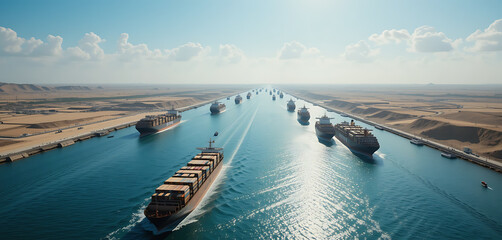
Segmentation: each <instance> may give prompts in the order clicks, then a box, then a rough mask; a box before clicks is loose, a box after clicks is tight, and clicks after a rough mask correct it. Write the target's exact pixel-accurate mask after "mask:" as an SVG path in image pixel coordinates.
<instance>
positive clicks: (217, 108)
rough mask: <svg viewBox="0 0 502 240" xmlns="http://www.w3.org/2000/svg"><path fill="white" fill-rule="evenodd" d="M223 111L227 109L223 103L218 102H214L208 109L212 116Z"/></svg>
mask: <svg viewBox="0 0 502 240" xmlns="http://www.w3.org/2000/svg"><path fill="white" fill-rule="evenodd" d="M225 109H227V106H226V105H225V104H224V103H220V102H214V103H213V104H211V107H210V108H209V110H210V111H211V113H213V114H217V113H221V112H223V111H225Z"/></svg>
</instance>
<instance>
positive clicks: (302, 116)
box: [298, 114, 310, 122]
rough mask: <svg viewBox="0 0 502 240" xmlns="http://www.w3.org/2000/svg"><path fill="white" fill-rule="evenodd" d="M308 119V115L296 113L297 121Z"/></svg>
mask: <svg viewBox="0 0 502 240" xmlns="http://www.w3.org/2000/svg"><path fill="white" fill-rule="evenodd" d="M309 120H310V115H301V114H298V121H300V122H309Z"/></svg>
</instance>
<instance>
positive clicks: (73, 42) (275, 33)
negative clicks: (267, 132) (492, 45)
mask: <svg viewBox="0 0 502 240" xmlns="http://www.w3.org/2000/svg"><path fill="white" fill-rule="evenodd" d="M501 18H502V1H488V0H486V1H474V0H473V1H459V0H455V1H453V0H448V1H444V0H443V1H431V0H428V1H397V0H385V1H373V0H367V1H327V0H310V1H309V0H298V1H270V0H269V1H260V0H254V1H230V0H228V1H130V0H127V1H124V0H120V1H118V0H117V1H95V0H91V1H67V0H66V1H37V0H34V1H24V0H16V1H7V0H2V1H1V2H0V27H4V28H9V29H12V30H13V31H15V32H16V33H17V36H18V37H20V38H24V39H30V38H32V37H34V38H36V39H40V40H42V41H45V39H46V38H47V36H48V35H49V34H50V35H54V36H60V37H61V38H62V39H64V40H63V41H62V49H63V50H65V49H66V48H69V47H73V46H77V45H78V44H79V41H80V40H81V39H82V38H83V36H84V34H86V33H91V32H92V33H94V34H96V35H97V36H99V37H100V38H101V39H104V40H105V41H102V42H100V43H99V46H100V47H101V48H102V49H103V50H104V53H105V54H113V53H116V52H117V51H118V50H117V49H118V47H117V43H118V41H119V38H120V36H121V34H122V33H127V34H128V36H129V38H128V41H129V42H130V43H132V44H140V43H144V44H146V45H147V46H148V49H151V50H153V49H161V50H162V49H173V48H176V47H178V46H182V45H184V44H186V43H198V44H201V46H203V47H204V48H206V47H207V48H208V49H211V50H210V51H209V50H208V51H207V52H210V53H209V54H208V55H218V51H217V49H218V48H220V45H222V44H231V45H233V46H236V47H237V48H238V49H239V50H240V51H242V52H243V53H244V54H245V57H246V58H247V59H248V60H250V59H258V58H274V57H276V56H277V55H278V54H279V55H280V53H278V52H280V51H281V48H284V46H285V43H288V42H292V41H295V42H298V43H300V44H301V46H305V47H306V48H315V50H316V51H317V50H318V51H319V55H322V56H323V57H327V58H340V56H342V55H343V54H344V51H345V52H346V51H347V48H348V47H349V46H351V44H357V43H358V42H359V41H361V40H363V41H365V42H368V37H369V36H371V35H372V34H380V33H382V32H383V31H385V30H391V29H396V30H401V29H404V30H407V31H408V32H409V33H410V34H412V33H413V32H414V31H415V30H416V29H417V28H419V27H421V26H431V27H433V28H434V31H436V32H441V33H444V34H445V36H446V37H447V38H448V39H450V40H451V42H452V44H453V41H454V40H457V39H461V40H462V39H463V40H464V41H463V42H464V43H465V42H466V41H465V39H467V37H468V36H470V35H471V34H472V33H474V32H475V31H476V30H478V29H479V30H481V31H482V30H484V29H486V28H488V26H489V25H490V24H492V23H494V21H496V20H498V19H501ZM459 42H460V41H459ZM457 45H458V46H460V45H459V43H458V44H456V45H455V46H457ZM471 45H472V43H471ZM356 47H361V46H360V45H357V46H356ZM369 47H370V48H374V50H375V51H373V50H371V51H373V52H371V51H370V54H369V55H370V56H373V55H374V56H377V55H378V56H379V57H378V58H375V59H377V60H378V59H379V58H396V57H404V58H406V59H417V58H423V57H424V55H412V54H409V53H407V52H406V51H405V49H406V48H404V47H402V48H401V50H402V51H401V50H399V49H397V50H396V49H392V47H388V45H387V46H376V45H375V46H372V45H369ZM462 47H463V48H467V47H469V46H468V45H467V44H466V45H465V46H462ZM458 48H459V49H460V47H458ZM408 49H409V48H408ZM455 49H456V47H455ZM400 51H401V52H402V54H401V53H400ZM408 52H409V51H408ZM363 54H365V53H363ZM495 54H496V55H497V56H495V59H496V60H500V56H499V55H500V53H499V52H497V53H495ZM471 55H472V54H471ZM492 55H493V54H492ZM345 56H347V54H346V53H345ZM10 57H12V56H10ZM491 57H493V56H491ZM375 59H373V60H375ZM307 65H308V64H307ZM5 66H6V64H4V67H5ZM1 67H2V66H1V65H0V68H1ZM326 68H329V67H326ZM54 71H56V70H54ZM235 71H237V70H235ZM274 71H275V72H276V74H279V73H277V71H280V70H279V69H276V70H274ZM15 76H16V75H15V73H12V74H11V75H9V77H11V78H15ZM180 78H181V76H179V77H177V79H178V80H179V79H180ZM22 79H24V80H26V79H29V77H28V76H25V77H23V78H22ZM0 80H3V81H6V80H9V79H0ZM320 82H324V80H323V81H320Z"/></svg>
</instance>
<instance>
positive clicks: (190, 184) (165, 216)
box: [144, 140, 223, 231]
mask: <svg viewBox="0 0 502 240" xmlns="http://www.w3.org/2000/svg"><path fill="white" fill-rule="evenodd" d="M212 143H214V141H211V140H210V141H209V147H206V148H197V149H199V150H201V153H199V154H197V155H196V156H195V157H193V158H192V160H191V161H189V162H188V163H187V166H184V167H182V168H181V169H180V170H178V171H177V172H176V173H175V174H174V175H173V176H172V177H170V178H169V179H167V180H165V181H164V184H162V185H160V186H159V187H158V188H157V189H155V193H154V194H153V195H152V197H151V202H150V204H148V206H147V207H146V209H145V211H144V214H145V216H146V218H147V219H148V220H149V221H150V222H151V223H153V225H155V227H156V228H157V230H158V231H172V230H173V229H174V228H176V226H178V224H179V223H180V222H181V221H183V219H185V218H186V217H187V216H188V215H189V214H190V213H191V212H192V211H193V210H195V208H197V206H198V205H199V203H200V201H201V200H202V198H203V197H204V195H205V194H206V192H207V190H208V189H209V188H210V187H211V185H212V184H213V182H214V180H215V179H216V177H217V176H218V174H219V173H220V171H221V169H222V165H223V163H222V161H223V148H215V147H213V146H212V145H211V144H212Z"/></svg>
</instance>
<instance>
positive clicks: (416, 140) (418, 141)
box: [410, 138, 424, 146]
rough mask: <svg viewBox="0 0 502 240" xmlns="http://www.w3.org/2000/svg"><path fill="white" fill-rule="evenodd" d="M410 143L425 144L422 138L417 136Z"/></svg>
mask: <svg viewBox="0 0 502 240" xmlns="http://www.w3.org/2000/svg"><path fill="white" fill-rule="evenodd" d="M410 143H411V144H415V145H417V146H423V145H424V142H423V141H422V140H420V139H416V138H413V139H411V140H410Z"/></svg>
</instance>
